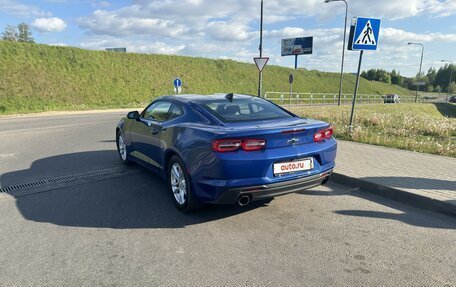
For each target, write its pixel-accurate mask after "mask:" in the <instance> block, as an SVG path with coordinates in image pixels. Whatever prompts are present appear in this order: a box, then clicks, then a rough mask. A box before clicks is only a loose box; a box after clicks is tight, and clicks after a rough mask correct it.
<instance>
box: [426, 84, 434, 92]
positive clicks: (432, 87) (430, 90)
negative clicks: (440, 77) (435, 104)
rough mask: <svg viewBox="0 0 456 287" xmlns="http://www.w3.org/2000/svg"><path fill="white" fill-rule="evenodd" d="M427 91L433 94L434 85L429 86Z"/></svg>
mask: <svg viewBox="0 0 456 287" xmlns="http://www.w3.org/2000/svg"><path fill="white" fill-rule="evenodd" d="M427 91H428V92H430V93H432V92H433V91H434V86H433V85H429V86H428V87H427Z"/></svg>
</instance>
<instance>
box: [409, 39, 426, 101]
mask: <svg viewBox="0 0 456 287" xmlns="http://www.w3.org/2000/svg"><path fill="white" fill-rule="evenodd" d="M408 45H420V46H421V61H420V71H419V72H418V77H420V78H421V67H422V66H423V54H424V45H423V44H421V43H413V42H409V43H408ZM417 84H419V83H417ZM419 89H420V85H416V95H415V103H416V102H417V99H418V90H419Z"/></svg>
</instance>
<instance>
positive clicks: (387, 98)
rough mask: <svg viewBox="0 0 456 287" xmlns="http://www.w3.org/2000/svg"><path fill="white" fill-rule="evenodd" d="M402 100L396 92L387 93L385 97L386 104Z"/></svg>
mask: <svg viewBox="0 0 456 287" xmlns="http://www.w3.org/2000/svg"><path fill="white" fill-rule="evenodd" d="M400 102H401V97H399V96H398V95H396V94H389V95H386V96H385V98H384V99H383V103H385V104H398V103H400Z"/></svg>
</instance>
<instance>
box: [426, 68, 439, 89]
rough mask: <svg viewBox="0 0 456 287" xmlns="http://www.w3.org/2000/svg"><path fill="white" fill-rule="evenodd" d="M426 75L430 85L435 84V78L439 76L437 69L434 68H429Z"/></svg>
mask: <svg viewBox="0 0 456 287" xmlns="http://www.w3.org/2000/svg"><path fill="white" fill-rule="evenodd" d="M426 77H427V78H428V80H429V85H432V86H433V85H435V78H436V77H437V71H436V70H435V69H434V68H429V70H428V72H427V74H426Z"/></svg>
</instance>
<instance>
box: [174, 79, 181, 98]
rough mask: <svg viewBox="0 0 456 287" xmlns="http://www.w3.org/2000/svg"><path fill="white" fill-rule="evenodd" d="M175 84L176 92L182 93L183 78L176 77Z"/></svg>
mask: <svg viewBox="0 0 456 287" xmlns="http://www.w3.org/2000/svg"><path fill="white" fill-rule="evenodd" d="M173 85H174V92H175V93H176V94H180V93H182V80H181V79H179V78H176V79H174V81H173Z"/></svg>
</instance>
